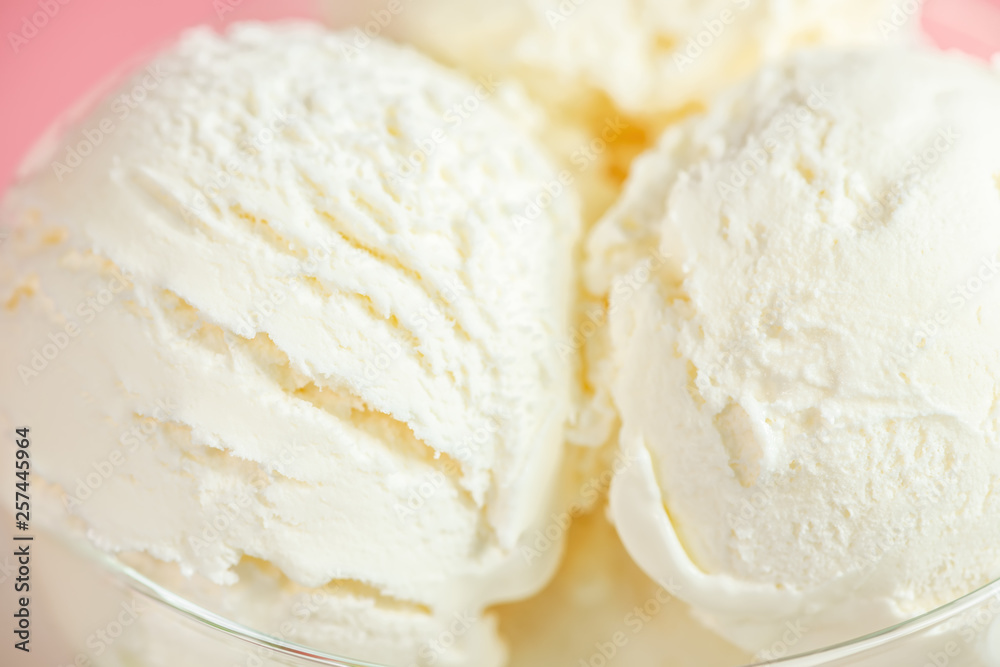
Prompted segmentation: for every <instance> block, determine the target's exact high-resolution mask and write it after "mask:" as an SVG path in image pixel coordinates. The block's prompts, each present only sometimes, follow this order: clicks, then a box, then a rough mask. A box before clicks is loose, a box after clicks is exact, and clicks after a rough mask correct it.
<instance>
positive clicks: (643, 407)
mask: <svg viewBox="0 0 1000 667" xmlns="http://www.w3.org/2000/svg"><path fill="white" fill-rule="evenodd" d="M997 108H1000V74H998V73H997V71H996V70H995V69H991V68H990V67H988V66H987V65H985V64H981V63H979V62H976V61H973V60H971V59H968V58H966V57H964V56H959V55H945V54H933V53H929V52H927V53H925V52H921V51H916V50H913V51H910V50H905V49H894V48H891V49H885V50H882V51H857V52H824V51H819V52H813V53H808V54H804V55H801V56H798V57H795V58H793V59H791V60H789V61H787V62H785V63H784V64H778V65H774V66H769V67H766V68H764V69H763V70H762V71H761V72H760V73H759V74H758V75H756V76H755V77H754V78H753V79H752V80H751V81H750V82H749V83H747V84H746V85H744V86H741V87H739V88H737V89H735V90H733V91H732V92H730V93H728V94H726V95H724V96H722V97H721V99H719V100H718V101H717V103H715V104H714V105H713V107H712V109H711V111H709V112H708V113H706V114H705V115H703V116H700V117H697V118H695V119H693V120H691V121H690V122H688V123H686V124H684V125H682V126H680V127H677V128H675V129H672V130H670V131H668V132H667V133H666V134H665V135H664V136H663V138H662V140H661V141H660V143H659V145H658V146H657V148H656V149H655V150H653V151H651V152H650V153H648V154H647V155H645V156H643V157H642V158H641V159H640V160H639V161H638V162H637V164H636V166H635V168H634V172H633V176H632V178H631V180H630V182H629V183H628V185H627V187H626V192H625V194H624V195H623V197H622V199H621V201H620V202H619V203H618V204H617V205H616V206H615V208H614V209H613V210H612V211H611V212H610V213H609V215H608V216H607V217H606V218H605V220H604V221H603V222H602V223H601V224H600V225H599V226H598V227H597V229H596V230H595V232H594V233H593V235H592V236H591V238H590V240H589V244H588V249H589V254H590V256H589V260H588V267H587V280H588V284H589V286H590V288H591V289H592V290H593V291H594V292H595V293H596V294H599V295H600V294H604V295H608V298H609V301H610V312H611V316H610V319H611V330H612V333H611V339H612V344H611V349H610V350H609V351H608V352H607V355H608V359H609V361H608V364H607V367H606V368H607V369H608V370H607V372H608V376H607V380H606V381H607V382H609V383H611V384H612V385H613V394H614V400H615V403H616V405H617V407H618V409H619V411H620V414H621V418H622V422H623V426H622V430H621V436H620V442H621V446H622V448H623V449H624V450H625V452H626V453H627V454H628V455H629V457H630V458H634V459H635V463H634V464H632V465H631V466H629V467H628V468H627V469H626V470H623V471H621V472H620V473H619V474H618V475H617V476H616V478H615V480H614V482H613V485H612V491H611V512H612V517H613V520H614V523H615V524H616V526H617V529H618V532H619V534H620V535H621V537H622V539H623V540H624V542H625V544H626V547H627V548H628V550H629V552H630V553H631V555H632V556H633V557H634V558H635V559H636V560H637V562H638V563H639V564H640V565H641V566H642V567H643V568H644V569H645V570H646V571H647V572H648V573H649V574H650V575H652V576H653V577H654V578H655V579H657V580H660V581H663V580H669V579H671V578H672V579H674V580H675V581H677V583H678V584H679V585H680V592H679V595H680V596H681V597H682V598H684V599H685V600H686V601H688V602H689V603H691V604H692V605H694V607H695V608H696V609H697V610H698V611H699V613H700V615H701V617H702V618H703V620H705V621H706V622H707V623H709V624H710V625H711V626H712V627H714V628H715V629H717V630H718V631H720V632H721V633H722V634H723V635H725V636H727V637H729V638H731V639H733V640H735V641H736V642H738V643H740V644H741V645H742V646H744V647H745V648H747V649H749V650H754V651H756V650H760V649H766V648H767V647H770V646H772V642H774V641H775V640H778V639H780V638H781V637H782V636H783V633H784V632H785V630H786V628H787V627H788V626H786V625H785V624H786V622H789V621H791V622H795V621H799V620H804V621H805V626H806V627H808V628H810V630H809V632H807V633H806V634H805V636H803V637H798V638H796V643H795V646H794V648H795V650H796V651H798V650H800V649H804V648H808V647H811V646H817V645H822V644H824V643H828V642H830V641H834V640H838V639H839V640H842V639H847V638H850V637H852V636H857V635H860V634H863V633H865V632H867V631H871V630H875V629H878V628H880V627H883V626H886V625H889V624H891V623H892V622H894V621H896V620H900V619H903V618H906V617H909V616H911V615H914V614H916V613H918V612H921V611H923V610H927V609H930V608H933V607H935V606H937V605H939V604H942V603H944V602H947V601H950V600H952V599H954V598H955V597H957V596H959V595H961V594H963V593H966V592H968V591H970V590H972V589H973V588H975V587H978V586H980V585H983V584H985V583H987V582H988V581H990V580H991V579H992V578H994V577H996V576H997V574H998V573H1000V572H998V566H997V563H998V562H1000V547H998V545H1000V522H998V520H997V517H998V516H1000V493H998V492H997V491H998V489H1000V443H998V438H1000V308H997V307H996V306H997V304H998V303H1000V130H998V128H997V123H996V109H997Z"/></svg>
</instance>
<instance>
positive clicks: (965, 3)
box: [0, 0, 1000, 191]
mask: <svg viewBox="0 0 1000 667" xmlns="http://www.w3.org/2000/svg"><path fill="white" fill-rule="evenodd" d="M356 1H357V0H343V2H345V3H348V4H350V3H352V2H356ZM912 2H915V0H900V1H899V5H900V7H906V6H909V5H910V4H911V3H912ZM315 3H316V0H167V1H166V2H155V1H147V0H0V34H2V35H3V37H4V39H3V44H0V91H2V100H3V101H2V103H0V191H2V190H3V189H5V188H6V185H7V184H8V182H9V181H10V179H11V177H12V175H13V173H14V170H15V169H16V166H17V165H18V164H19V163H20V161H21V159H22V158H23V157H24V155H25V153H26V152H27V151H28V149H29V148H30V147H31V145H32V144H33V143H34V141H35V140H36V139H37V138H38V137H39V136H40V135H41V134H42V132H43V131H44V130H45V129H46V128H47V127H48V126H49V125H50V124H51V123H52V122H53V121H54V120H55V119H56V118H57V117H58V115H59V114H60V112H61V111H62V110H63V109H65V108H67V107H68V106H69V105H71V104H72V103H73V102H74V101H76V100H77V99H79V98H80V97H81V96H82V95H83V94H84V93H86V92H87V91H88V90H89V89H90V88H91V87H93V86H94V85H95V84H97V83H98V82H100V81H101V80H102V79H103V78H104V77H105V76H107V75H108V74H110V73H111V72H113V71H115V69H116V68H117V66H119V65H120V64H121V63H123V62H127V61H128V60H129V59H130V58H134V57H136V56H138V55H140V54H143V53H145V52H147V51H148V50H149V49H150V48H151V47H152V46H155V45H157V44H160V43H163V42H164V41H166V40H169V39H170V38H171V37H172V36H173V35H175V34H176V33H177V32H178V31H179V30H181V29H182V28H184V27H187V26H191V25H195V24H198V23H207V24H209V25H215V26H221V25H223V24H224V23H225V22H228V21H232V20H239V19H246V18H263V19H268V18H279V17H285V16H299V17H303V16H313V15H315V6H316V5H315ZM417 6H419V5H417ZM219 7H223V8H227V7H228V8H231V9H232V11H229V12H225V14H224V16H223V17H221V18H220V16H219V14H220V13H222V12H220V11H219V10H218V8H219ZM45 9H48V13H49V14H51V17H49V16H46V15H45ZM926 14H927V23H928V27H929V28H930V29H931V31H932V34H933V36H934V37H935V39H936V40H938V41H939V43H941V44H942V45H945V46H958V47H961V48H965V49H966V50H968V51H971V52H973V53H976V54H978V55H987V54H989V53H992V52H994V51H997V50H1000V0H928V2H927V7H926ZM33 17H34V18H35V23H37V24H39V25H42V27H41V28H37V29H35V28H34V26H32V25H31V23H30V22H31V21H32V18H33ZM26 26H27V27H26ZM22 33H23V35H24V37H25V38H24V39H22V38H21V35H22Z"/></svg>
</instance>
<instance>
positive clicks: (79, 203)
mask: <svg viewBox="0 0 1000 667" xmlns="http://www.w3.org/2000/svg"><path fill="white" fill-rule="evenodd" d="M154 75H155V76H154ZM504 94H505V93H499V92H497V91H496V90H495V89H488V88H486V87H484V85H482V84H477V83H476V82H472V81H468V80H466V79H464V78H462V77H461V76H459V75H456V74H453V73H451V72H449V71H448V70H446V69H445V68H444V67H442V66H439V65H437V64H435V63H433V62H431V61H430V60H429V59H427V58H426V57H424V56H421V55H420V54H418V53H417V52H415V51H413V50H411V49H408V48H403V47H398V46H394V45H391V44H389V43H387V42H381V41H377V40H376V41H375V42H373V43H371V44H369V45H367V46H366V48H364V49H356V48H353V47H352V46H351V43H350V40H349V39H348V38H347V37H346V36H344V35H337V34H333V33H329V32H326V31H325V30H323V29H321V28H319V27H317V26H310V25H304V24H303V25H300V24H290V25H274V26H267V25H264V24H260V25H257V24H245V25H240V26H237V27H234V28H232V29H231V30H230V31H229V32H228V33H227V34H226V35H224V36H220V35H217V34H215V33H213V32H211V31H209V30H207V29H198V30H195V31H192V32H190V33H188V34H186V35H185V36H184V37H183V38H182V39H181V40H180V42H179V43H178V44H177V45H175V46H174V47H172V48H170V49H169V50H168V51H167V52H165V53H164V54H163V55H161V56H159V57H158V58H156V59H155V60H154V62H153V64H152V65H151V67H150V69H149V70H147V71H143V72H140V73H139V74H137V75H136V76H135V77H134V78H132V79H130V80H129V81H128V83H126V84H125V85H124V86H123V87H121V88H120V89H119V90H118V91H117V92H116V93H113V94H111V95H109V96H107V97H106V98H104V99H103V101H101V102H100V104H98V105H97V106H96V108H94V109H92V110H91V111H90V112H89V113H87V114H86V115H85V116H84V117H83V118H82V119H81V120H79V121H78V122H77V124H76V125H75V126H74V129H73V130H72V131H71V132H69V134H67V135H66V136H65V137H64V139H63V140H61V141H59V142H58V144H57V146H58V147H57V148H56V149H55V151H54V152H49V153H48V154H47V155H46V156H38V157H36V158H35V159H34V160H33V164H32V169H30V170H29V171H30V173H29V174H28V175H26V176H25V177H24V178H23V179H22V180H21V182H20V183H19V184H18V185H17V186H16V187H15V188H14V190H13V191H12V192H11V193H10V195H9V196H8V198H7V200H6V203H5V211H6V215H7V216H8V217H9V218H10V219H12V220H14V221H15V222H16V223H17V224H18V225H19V226H18V227H17V229H16V231H14V233H13V235H12V237H11V239H10V240H9V241H8V242H7V243H6V244H5V245H4V246H3V248H2V253H3V260H2V277H0V280H2V283H0V285H2V287H0V304H3V308H2V310H0V332H2V333H0V335H2V337H3V340H4V345H3V346H2V347H3V349H2V352H0V367H2V368H3V371H4V372H3V373H2V374H0V375H2V379H0V382H2V383H3V384H2V388H0V393H2V394H3V396H4V398H3V406H2V407H3V412H4V413H5V416H6V418H7V419H8V420H9V421H11V422H13V421H18V422H21V421H24V422H30V423H31V425H32V427H33V428H34V429H35V431H34V433H35V434H36V436H37V437H36V442H37V443H38V444H37V448H36V449H37V454H36V456H37V474H38V475H39V476H40V477H41V478H42V479H43V480H44V482H45V483H47V484H49V485H50V486H51V487H52V488H53V489H54V490H55V491H56V492H57V493H58V494H59V495H60V497H61V499H62V501H63V503H64V505H65V507H66V508H67V509H68V511H69V513H70V514H71V515H72V516H73V517H75V518H76V519H79V520H80V522H81V525H82V526H83V527H84V528H85V530H86V531H87V533H88V534H89V536H90V537H91V538H92V539H93V540H94V541H95V542H97V543H98V544H99V545H101V546H102V547H104V548H106V549H108V550H111V551H114V552H120V551H128V552H141V553H144V554H147V555H148V556H151V557H155V558H156V559H160V560H162V561H167V562H174V563H177V564H179V565H180V566H181V568H182V570H183V571H185V572H187V573H196V574H198V575H201V576H203V577H205V578H207V579H209V580H211V581H214V582H215V583H217V584H222V585H226V584H235V583H236V581H237V579H238V577H237V575H236V572H237V569H236V568H237V566H240V564H241V563H242V567H244V568H247V567H250V568H251V569H252V567H253V563H254V562H257V561H263V562H265V563H267V564H268V567H270V566H273V567H274V568H276V570H277V571H279V572H280V573H282V575H283V576H287V577H288V578H289V579H290V580H291V581H292V582H294V583H295V584H296V585H299V586H304V587H317V586H325V585H328V584H330V583H331V582H334V583H335V584H337V585H338V586H339V588H338V590H341V591H348V592H349V593H350V596H351V599H352V600H354V602H353V603H352V604H353V605H354V606H353V607H351V608H357V607H358V606H360V607H364V608H365V609H366V610H367V611H365V612H364V613H360V612H358V613H353V612H352V613H350V614H343V615H342V617H340V619H339V620H341V621H343V622H344V623H349V624H360V626H361V627H360V630H358V628H354V631H355V632H354V634H353V635H352V636H353V637H354V640H352V643H350V644H349V646H347V649H349V650H351V651H354V650H357V653H355V654H353V657H359V658H365V657H367V656H369V655H372V656H375V658H377V659H379V660H384V661H387V662H392V663H393V664H395V663H397V662H398V663H400V664H402V662H403V661H404V660H409V659H411V658H412V657H413V656H414V655H416V654H418V652H419V649H420V646H421V645H420V642H421V641H423V640H425V639H428V638H432V637H434V636H436V634H437V633H438V632H439V631H440V629H441V627H447V625H448V624H450V623H452V622H453V617H454V614H456V613H458V614H471V615H472V616H473V617H478V616H479V615H480V612H481V611H482V609H483V608H484V607H486V606H488V605H490V604H491V603H494V602H497V601H499V600H506V599H516V598H519V597H521V596H523V595H526V594H529V593H531V592H533V591H535V590H536V589H537V588H539V587H540V586H541V585H542V584H543V583H544V582H545V581H546V579H547V578H548V577H549V576H550V574H551V573H552V571H553V569H554V567H555V563H556V561H557V560H558V557H559V553H560V549H559V548H558V545H557V546H556V547H554V548H553V549H551V550H549V551H547V552H546V553H545V554H543V555H540V556H539V557H538V558H537V559H525V558H523V557H522V556H521V554H520V553H519V552H518V550H517V544H518V540H519V539H520V537H521V536H522V535H523V534H524V533H526V532H527V531H528V530H529V529H530V528H532V527H533V526H535V524H536V523H540V522H542V521H543V520H544V518H545V517H547V515H548V513H549V512H550V510H551V508H552V506H553V503H554V502H555V496H556V492H557V487H558V484H559V463H560V460H561V456H562V450H563V425H564V421H565V419H566V415H567V411H568V403H569V376H570V369H569V362H568V361H567V360H566V359H565V358H563V357H562V356H560V355H559V354H557V352H556V348H555V345H554V344H553V343H552V338H553V336H554V335H555V333H556V332H558V331H562V330H564V329H565V328H566V327H567V326H568V321H569V316H570V315H569V314H570V309H571V298H572V296H573V294H572V292H573V290H572V289H571V285H572V280H573V278H572V270H571V264H572V248H573V246H574V243H575V239H576V236H577V234H578V224H579V223H578V217H579V214H578V209H577V204H576V200H575V198H574V196H573V195H572V194H570V193H566V194H565V195H564V196H560V197H558V198H555V199H554V200H552V201H550V202H549V203H548V204H547V205H546V206H545V207H544V208H541V209H539V208H538V207H534V208H533V205H534V204H535V202H536V201H537V200H538V198H539V196H540V195H542V194H544V192H545V187H546V185H547V184H549V183H550V182H551V181H552V180H553V179H554V178H555V176H554V174H555V172H556V170H555V169H554V167H552V166H551V164H550V162H549V161H548V159H547V158H546V156H545V155H544V153H543V151H542V150H541V149H540V148H539V147H538V146H537V145H536V144H535V142H534V141H533V140H532V139H530V138H529V137H528V136H527V135H526V133H525V132H524V131H522V130H521V129H520V128H519V126H518V125H516V124H515V123H514V122H512V121H510V120H509V119H508V117H507V115H506V113H505V112H504V111H503V105H502V104H500V103H499V102H498V99H499V98H500V97H502V96H503V95H504ZM456 106H460V107H462V108H463V109H466V113H464V114H463V115H462V116H454V115H452V113H451V110H452V109H453V108H454V107H456ZM40 483H41V482H40ZM248 563H249V565H248ZM329 615H332V616H333V617H334V618H335V619H336V618H337V617H336V615H335V614H328V616H329ZM379 618H382V619H383V621H384V624H383V625H382V627H379V623H380V621H379V620H378V619H379ZM408 618H410V619H412V623H411V624H410V625H407V623H408V621H407V619H408ZM366 624H367V625H366ZM397 627H399V628H404V629H403V630H398V631H397V630H395V629H394V628H397ZM484 627H485V626H484ZM406 628H408V629H406ZM414 628H416V629H417V630H414ZM418 630H419V631H418ZM471 634H474V633H470V636H471ZM384 635H390V637H389V638H386V636H384ZM392 636H395V637H396V639H392ZM366 643H367V644H366ZM494 644H496V642H495V641H494V642H488V641H480V642H474V643H471V644H470V645H466V646H461V645H460V646H458V647H457V648H456V647H452V654H453V655H452V658H450V659H449V660H450V662H448V664H475V665H482V664H497V663H498V662H499V661H500V660H501V659H502V656H499V655H497V654H496V652H495V650H494ZM373 647H375V648H377V649H378V650H377V651H374V652H372V651H371V650H370V649H372V648H373ZM347 649H345V652H346V650H347ZM463 651H467V653H463ZM477 651H479V653H477ZM463 656H464V657H463ZM373 659H374V658H373ZM436 659H441V660H444V658H442V657H441V656H437V657H436ZM446 662H447V661H446ZM407 664H408V663H407Z"/></svg>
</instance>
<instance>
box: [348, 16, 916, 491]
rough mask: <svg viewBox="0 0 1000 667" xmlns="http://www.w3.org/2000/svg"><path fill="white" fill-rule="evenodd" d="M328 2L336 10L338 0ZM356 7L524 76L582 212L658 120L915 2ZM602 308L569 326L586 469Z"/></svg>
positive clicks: (434, 46)
mask: <svg viewBox="0 0 1000 667" xmlns="http://www.w3.org/2000/svg"><path fill="white" fill-rule="evenodd" d="M329 5H330V8H331V13H332V14H334V15H336V18H338V19H342V18H343V17H342V16H341V15H340V12H342V10H341V8H340V6H339V5H340V3H329ZM356 6H357V7H358V9H357V11H356V13H355V15H354V16H353V18H354V19H356V20H357V21H358V22H359V24H361V25H362V27H361V28H357V29H355V30H354V31H353V33H352V35H353V38H354V39H355V40H356V41H359V42H361V43H363V42H364V38H365V34H364V31H372V30H373V27H372V26H374V29H375V30H384V31H386V32H389V33H392V34H395V35H398V36H399V37H401V38H402V39H405V40H407V41H411V42H413V43H415V44H416V45H418V46H419V47H421V48H422V49H424V50H425V51H426V52H428V53H430V54H432V55H434V56H436V57H437V58H439V59H440V60H442V61H443V62H446V63H448V64H451V65H454V66H455V67H458V68H461V69H463V70H465V71H467V72H470V73H472V74H474V75H475V76H478V77H483V76H485V77H491V78H495V79H499V80H505V81H512V82H516V83H517V84H519V85H522V86H523V87H524V88H525V89H526V90H527V91H528V93H529V94H530V96H531V97H532V98H533V99H534V100H535V101H536V102H538V104H539V106H540V107H541V108H543V109H544V110H545V112H546V118H545V120H546V122H544V123H543V124H542V127H541V134H540V138H541V139H542V140H543V141H545V142H546V144H547V145H548V146H550V147H551V150H552V151H553V153H554V154H556V155H558V156H562V158H563V162H564V165H565V168H566V170H567V172H568V173H569V174H570V175H571V176H572V178H573V185H574V187H575V188H576V189H577V191H578V192H579V193H580V195H581V198H582V200H583V204H584V220H585V223H587V224H590V223H592V222H595V221H596V220H598V219H599V218H600V217H601V216H602V215H603V214H604V213H606V212H607V210H608V209H609V208H610V206H611V205H612V204H613V203H614V202H615V200H616V199H617V198H618V196H619V195H620V193H621V187H622V183H623V182H624V180H625V178H626V177H627V176H628V174H629V171H630V169H631V167H632V163H633V160H634V159H635V158H636V157H637V155H639V154H640V153H641V152H642V151H644V150H646V149H647V148H649V147H650V146H651V145H652V144H653V143H655V139H656V137H658V136H659V135H660V134H661V132H662V131H663V130H664V129H665V128H666V127H669V126H671V125H673V124H675V123H677V122H680V121H681V120H683V119H684V118H685V117H687V116H689V115H691V114H692V113H696V112H700V111H702V110H703V109H704V106H705V105H706V104H707V103H708V102H709V100H711V99H712V97H713V96H714V95H715V94H717V93H718V92H719V91H720V90H722V89H724V88H725V87H726V86H728V85H730V84H732V83H735V82H737V81H739V80H741V79H742V78H744V77H745V76H747V75H749V74H750V73H752V72H753V71H755V70H756V69H757V68H758V67H759V66H760V65H761V64H762V63H764V62H768V61H770V60H773V59H775V58H777V57H780V56H782V55H784V54H787V53H789V52H790V51H794V50H796V49H798V48H801V47H804V46H808V45H815V44H831V45H849V44H867V43H881V42H883V41H896V40H904V39H910V38H912V37H913V36H914V35H915V34H916V32H917V30H918V28H919V16H918V14H919V5H917V4H914V5H913V7H912V10H911V11H909V12H907V11H903V9H902V8H901V5H900V3H898V2H896V1H895V0H874V1H872V0H819V1H817V0H791V1H786V0H708V1H702V2H688V1H686V0H637V1H627V2H626V1H623V0H509V1H505V2H488V1H487V0H471V1H470V0H411V1H410V2H404V3H402V4H401V5H399V6H400V7H401V10H400V11H399V12H397V13H394V12H393V11H392V7H393V6H394V5H393V4H392V3H388V4H386V3H385V2H381V1H379V0H371V1H370V2H362V3H358V4H357V5H356ZM907 7H909V5H907ZM387 10H388V11H387ZM387 17H388V18H387ZM379 21H382V22H383V23H385V26H384V27H382V25H381V24H380V23H379ZM604 310H605V305H604V304H603V302H602V301H601V300H599V299H597V300H591V299H589V298H588V297H587V296H586V295H584V296H583V297H582V298H581V301H580V306H579V308H578V312H577V318H576V320H575V322H574V324H573V326H572V328H571V329H570V330H569V331H567V332H566V336H565V346H566V347H567V348H569V349H572V350H574V351H580V352H582V363H581V377H580V382H579V385H580V387H581V388H582V390H581V391H582V393H581V396H580V398H579V400H578V401H577V403H578V405H579V406H580V408H579V409H578V410H577V412H576V414H575V416H574V418H573V419H572V420H571V429H570V432H569V438H570V440H571V441H572V442H573V443H574V444H577V445H582V446H583V449H582V450H580V449H578V450H573V455H574V456H580V457H582V459H583V461H582V462H581V465H580V467H581V470H582V475H584V476H588V475H592V474H594V472H595V470H599V464H598V465H597V466H595V465H594V463H595V461H600V460H602V459H606V458H608V457H607V456H606V455H605V454H604V453H601V452H597V453H595V452H592V451H588V450H590V449H592V448H595V447H601V446H611V443H613V441H614V438H615V434H616V432H617V429H618V426H619V424H618V421H617V419H616V418H615V415H614V409H613V406H612V404H611V400H610V396H609V392H608V387H607V386H606V383H605V381H604V378H605V376H606V369H605V368H604V366H605V364H606V360H605V354H604V353H603V352H602V350H603V349H604V348H606V347H607V337H608V331H607V328H606V326H605V316H606V313H605V312H604Z"/></svg>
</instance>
